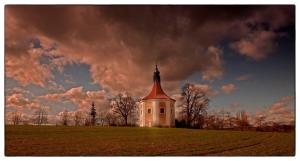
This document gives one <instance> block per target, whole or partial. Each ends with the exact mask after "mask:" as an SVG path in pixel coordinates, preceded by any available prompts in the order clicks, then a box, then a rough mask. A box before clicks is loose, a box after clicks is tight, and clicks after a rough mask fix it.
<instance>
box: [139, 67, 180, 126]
mask: <svg viewBox="0 0 300 161" xmlns="http://www.w3.org/2000/svg"><path fill="white" fill-rule="evenodd" d="M174 104H175V100H174V99H172V98H170V97H169V96H167V95H166V94H165V92H164V91H163V89H162V88H161V85H160V72H159V70H158V68H157V65H156V67H155V71H154V74H153V86H152V90H151V92H150V93H149V94H148V95H147V96H146V97H144V98H143V99H142V100H141V102H140V104H139V115H140V120H139V124H140V126H141V127H174V126H175V107H174Z"/></svg>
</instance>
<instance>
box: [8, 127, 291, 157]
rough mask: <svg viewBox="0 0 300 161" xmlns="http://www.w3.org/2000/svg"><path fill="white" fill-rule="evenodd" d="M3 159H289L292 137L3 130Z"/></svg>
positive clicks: (126, 129) (150, 131)
mask: <svg viewBox="0 0 300 161" xmlns="http://www.w3.org/2000/svg"><path fill="white" fill-rule="evenodd" d="M5 155H6V156H161V155H163V156H190V155H194V156H214V155H217V156H281V155H283V156H293V155H295V134H294V133H277V132H250V131H248V132H245V131H244V132H243V131H224V130H219V131H218V130H198V129H179V128H170V129H168V128H136V127H62V126H57V127H56V126H6V127H5Z"/></svg>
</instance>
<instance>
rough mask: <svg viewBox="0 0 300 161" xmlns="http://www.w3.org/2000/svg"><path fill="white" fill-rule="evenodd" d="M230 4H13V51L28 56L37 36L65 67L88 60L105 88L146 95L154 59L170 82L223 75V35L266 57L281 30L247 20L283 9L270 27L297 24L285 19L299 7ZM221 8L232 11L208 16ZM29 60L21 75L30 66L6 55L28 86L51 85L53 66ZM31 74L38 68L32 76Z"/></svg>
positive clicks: (9, 48)
mask: <svg viewBox="0 0 300 161" xmlns="http://www.w3.org/2000/svg"><path fill="white" fill-rule="evenodd" d="M228 7H229V8H230V9H228ZM228 7H222V6H197V7H196V6H185V7H183V6H122V7H121V6H72V7H71V6H7V7H6V8H5V9H6V10H5V12H6V14H5V15H6V21H5V25H6V27H5V28H6V38H5V40H6V44H5V47H6V55H11V56H16V55H24V57H25V58H27V57H28V54H24V52H25V51H27V50H28V47H26V48H25V47H24V45H23V44H22V43H20V42H23V41H24V39H28V38H31V37H36V36H37V37H38V38H39V39H40V41H33V43H31V44H33V45H32V46H33V47H39V46H53V47H47V49H48V50H49V51H51V52H49V53H48V55H51V57H52V58H53V59H52V60H51V64H52V65H54V66H56V67H57V68H58V69H59V70H60V71H63V66H64V65H66V64H69V63H74V62H77V63H84V64H88V65H90V73H91V77H92V79H93V81H94V82H96V83H99V84H100V85H101V86H102V87H103V88H104V89H106V90H108V91H112V92H116V91H129V92H132V93H133V94H135V95H145V94H146V92H145V89H144V88H145V87H149V86H150V85H151V77H152V72H153V68H154V64H155V62H157V63H158V64H159V67H160V69H161V74H162V80H163V81H164V82H165V84H166V86H169V85H168V84H174V82H176V83H177V85H179V84H178V83H179V81H181V80H184V79H186V78H188V77H189V76H190V75H192V74H193V73H196V72H200V73H201V75H202V78H203V79H205V80H214V79H220V78H222V76H223V74H224V69H223V64H224V61H223V58H222V53H223V52H222V49H221V48H219V47H218V44H219V43H220V41H222V40H223V39H224V37H232V39H234V40H236V41H235V42H234V43H232V45H231V46H232V47H233V49H235V50H237V51H238V52H240V53H241V54H243V55H246V56H249V57H253V58H254V59H262V58H264V57H266V56H267V55H268V54H269V53H270V52H271V49H272V47H273V46H274V42H275V41H274V39H275V37H276V36H275V35H277V33H274V32H275V31H274V30H275V29H274V30H271V31H265V30H263V29H259V30H257V31H255V32H253V33H250V32H251V31H249V27H247V25H246V24H247V23H249V22H253V23H255V22H258V23H262V22H264V21H266V20H268V18H269V16H270V13H276V14H275V15H274V16H273V18H274V19H276V18H280V20H278V21H274V22H273V20H272V24H271V26H272V28H275V27H276V29H277V28H279V27H280V26H284V25H287V24H288V23H289V22H290V21H287V20H286V21H285V19H287V18H286V17H289V15H290V14H291V12H292V8H291V7H286V8H283V9H282V8H281V7H276V6H274V7H256V8H257V9H256V10H254V9H253V8H251V7H243V6H239V7H234V6H228ZM269 8H271V9H269ZM266 10H267V11H266ZM286 10H287V11H286ZM290 10H291V11H290ZM222 11H224V13H226V14H222V15H220V14H208V13H209V12H211V13H213V12H222ZM288 11H289V12H288ZM283 13H287V16H282V14H283ZM280 16H281V17H280ZM199 17H201V20H199ZM16 33H18V34H16ZM53 44H57V45H53ZM44 48H46V47H44ZM266 53H267V54H266ZM29 55H30V54H29ZM7 57H9V56H7ZM20 58H21V59H22V56H21V57H20ZM25 58H24V59H25ZM29 59H35V60H32V61H35V63H30V65H29V66H30V67H28V68H30V69H31V70H28V71H27V70H26V71H18V73H14V72H13V71H14V69H16V68H18V67H20V66H24V65H25V64H22V63H20V62H24V60H21V61H20V62H19V61H16V62H14V61H13V60H14V59H8V60H6V64H7V66H10V67H9V68H7V74H6V75H7V76H8V77H12V78H14V79H16V80H18V81H20V82H22V83H23V84H24V85H26V84H29V83H33V84H37V85H39V86H42V87H45V82H47V80H49V79H50V80H51V79H53V75H52V74H51V71H49V69H48V68H47V67H46V66H44V64H41V63H38V61H37V60H36V59H38V58H36V57H33V58H30V57H29ZM18 62H19V63H18ZM32 70H34V71H32ZM25 73H26V74H25ZM29 73H37V74H36V75H34V76H33V77H32V78H30V77H29V75H32V74H29ZM167 92H168V91H167Z"/></svg>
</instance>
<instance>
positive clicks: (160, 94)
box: [143, 64, 175, 101]
mask: <svg viewBox="0 0 300 161" xmlns="http://www.w3.org/2000/svg"><path fill="white" fill-rule="evenodd" d="M159 74H160V72H159V70H158V67H157V64H155V71H154V73H153V86H152V90H151V92H150V93H149V94H148V95H147V96H146V97H144V98H143V100H147V99H171V100H174V99H172V98H170V97H169V96H167V95H166V93H165V92H164V91H163V89H162V88H161V85H160V75H159ZM174 101H175V100H174Z"/></svg>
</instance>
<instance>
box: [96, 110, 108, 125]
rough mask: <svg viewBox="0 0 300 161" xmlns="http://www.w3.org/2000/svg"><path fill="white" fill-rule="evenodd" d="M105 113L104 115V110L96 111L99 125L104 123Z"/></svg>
mask: <svg viewBox="0 0 300 161" xmlns="http://www.w3.org/2000/svg"><path fill="white" fill-rule="evenodd" d="M105 115H106V112H104V111H101V112H98V115H97V118H98V119H97V120H99V123H100V125H101V126H103V125H104V123H105V120H106V119H105Z"/></svg>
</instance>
